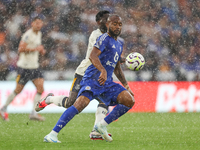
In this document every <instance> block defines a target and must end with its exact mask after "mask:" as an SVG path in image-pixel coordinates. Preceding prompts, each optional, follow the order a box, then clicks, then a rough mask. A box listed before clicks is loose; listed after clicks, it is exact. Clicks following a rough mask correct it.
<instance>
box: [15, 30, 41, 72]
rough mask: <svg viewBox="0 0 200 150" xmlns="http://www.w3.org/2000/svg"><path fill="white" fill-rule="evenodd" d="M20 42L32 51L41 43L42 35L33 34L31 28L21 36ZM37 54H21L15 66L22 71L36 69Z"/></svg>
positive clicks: (39, 33)
mask: <svg viewBox="0 0 200 150" xmlns="http://www.w3.org/2000/svg"><path fill="white" fill-rule="evenodd" d="M21 41H23V42H25V43H27V48H30V49H34V48H36V47H37V46H39V45H41V43H42V33H41V32H40V31H39V32H38V33H37V34H36V33H35V32H33V30H32V28H31V29H29V30H28V31H26V32H25V33H24V34H23V35H22V39H21ZM38 60H39V52H38V51H33V52H29V53H24V52H21V53H20V54H19V60H18V62H17V66H18V67H20V68H24V69H36V68H38V67H39V62H38Z"/></svg>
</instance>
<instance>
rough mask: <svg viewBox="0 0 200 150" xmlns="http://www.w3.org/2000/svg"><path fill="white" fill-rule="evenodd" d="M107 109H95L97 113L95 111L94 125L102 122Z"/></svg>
mask: <svg viewBox="0 0 200 150" xmlns="http://www.w3.org/2000/svg"><path fill="white" fill-rule="evenodd" d="M107 112H108V111H107V109H106V108H103V107H97V111H96V114H95V117H96V119H95V123H94V125H95V124H97V123H98V122H100V121H101V120H104V118H105V117H106V114H107Z"/></svg>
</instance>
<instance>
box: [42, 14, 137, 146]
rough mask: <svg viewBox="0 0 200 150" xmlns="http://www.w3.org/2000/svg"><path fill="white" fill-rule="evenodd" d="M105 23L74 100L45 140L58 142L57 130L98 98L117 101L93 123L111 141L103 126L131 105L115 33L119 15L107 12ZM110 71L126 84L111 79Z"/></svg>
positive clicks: (130, 95) (109, 101)
mask: <svg viewBox="0 0 200 150" xmlns="http://www.w3.org/2000/svg"><path fill="white" fill-rule="evenodd" d="M106 26H107V29H108V32H107V33H105V34H103V35H101V36H100V37H99V38H98V40H97V41H96V43H95V45H94V47H93V50H92V52H91V54H90V61H91V62H92V64H91V65H90V66H89V67H88V68H87V70H86V72H85V74H84V76H83V79H82V81H81V89H80V91H79V93H78V98H77V100H76V101H75V103H74V104H73V105H72V106H71V107H69V108H68V109H67V110H66V111H65V112H64V113H63V114H62V116H61V117H60V119H59V120H58V122H57V124H56V125H55V127H54V128H53V130H52V131H51V132H50V133H49V134H48V135H46V136H45V137H44V142H53V143H60V141H59V140H58V138H57V135H58V133H59V132H60V130H61V129H62V128H63V127H64V126H65V125H66V124H67V123H68V122H69V121H70V120H71V119H72V118H73V117H74V116H75V115H76V114H78V113H80V112H81V111H82V110H83V109H84V108H85V107H86V106H87V105H88V104H89V103H90V101H91V100H93V99H95V98H99V99H100V100H102V101H103V102H104V103H105V104H106V105H107V106H108V105H116V107H115V108H114V109H113V110H112V111H111V112H110V113H109V115H108V116H106V117H105V118H104V119H102V120H101V121H100V122H98V123H97V124H96V125H95V130H96V131H97V132H99V133H100V134H101V136H102V137H103V139H105V140H106V141H109V142H111V141H112V137H110V136H109V135H108V133H107V129H106V126H107V125H108V124H110V123H111V122H112V121H114V120H116V119H118V118H119V117H120V116H122V115H124V114H125V113H126V112H128V110H129V109H131V108H132V106H133V105H134V103H135V100H134V97H133V95H134V94H133V92H132V91H131V89H130V88H129V86H128V83H127V81H126V79H125V76H124V74H123V71H122V69H121V66H120V56H121V54H122V50H123V47H122V44H121V43H120V42H119V41H118V39H117V37H118V36H119V34H120V33H121V28H122V21H121V17H119V16H118V15H116V14H113V15H110V16H109V18H108V21H107V23H106ZM113 72H114V73H115V75H116V76H117V78H118V79H119V81H120V82H121V83H122V84H123V86H124V87H125V88H124V87H123V86H121V85H120V84H117V83H115V82H113V79H112V74H113Z"/></svg>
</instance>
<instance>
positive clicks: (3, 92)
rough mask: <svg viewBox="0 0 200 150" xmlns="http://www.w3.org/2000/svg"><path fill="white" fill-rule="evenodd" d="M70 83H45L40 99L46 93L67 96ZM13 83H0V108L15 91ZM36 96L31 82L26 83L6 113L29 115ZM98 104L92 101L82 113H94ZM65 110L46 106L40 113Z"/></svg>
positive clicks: (52, 105)
mask: <svg viewBox="0 0 200 150" xmlns="http://www.w3.org/2000/svg"><path fill="white" fill-rule="evenodd" d="M71 84H72V81H45V82H44V89H45V91H44V92H43V93H42V97H44V96H45V95H47V94H48V93H50V92H51V93H54V95H55V96H57V95H66V96H69V91H70V87H71ZM15 86H16V83H15V82H14V81H0V108H1V107H2V106H3V104H5V102H6V99H7V97H8V95H9V94H10V93H11V92H12V91H13V90H14V89H15ZM35 94H36V88H35V86H34V84H33V83H32V82H30V81H29V82H28V83H27V84H26V85H25V87H24V89H23V91H22V92H21V93H20V94H18V95H17V96H16V98H15V99H14V100H13V102H12V103H11V104H10V105H9V106H8V113H30V112H31V111H32V109H33V99H34V96H35ZM97 105H98V102H97V101H96V100H92V101H91V102H90V104H89V105H88V106H87V107H86V108H85V109H84V110H83V111H82V112H85V113H93V112H96V108H97ZM64 111H65V108H62V107H58V106H55V105H54V104H51V105H49V106H47V107H46V108H45V109H44V110H42V111H41V113H62V112H64Z"/></svg>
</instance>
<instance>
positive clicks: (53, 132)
mask: <svg viewBox="0 0 200 150" xmlns="http://www.w3.org/2000/svg"><path fill="white" fill-rule="evenodd" d="M50 134H51V135H53V136H57V135H58V132H56V131H54V130H51V132H50Z"/></svg>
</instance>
